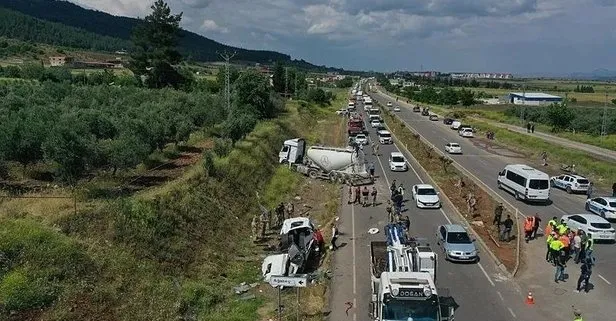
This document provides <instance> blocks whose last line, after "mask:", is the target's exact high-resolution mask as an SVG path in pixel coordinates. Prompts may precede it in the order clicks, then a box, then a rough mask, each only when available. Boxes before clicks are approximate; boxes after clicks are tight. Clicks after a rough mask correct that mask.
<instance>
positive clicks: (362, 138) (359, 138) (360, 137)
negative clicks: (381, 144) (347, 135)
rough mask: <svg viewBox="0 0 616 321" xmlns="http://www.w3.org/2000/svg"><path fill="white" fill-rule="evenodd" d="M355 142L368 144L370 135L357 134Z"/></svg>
mask: <svg viewBox="0 0 616 321" xmlns="http://www.w3.org/2000/svg"><path fill="white" fill-rule="evenodd" d="M355 142H356V143H358V144H362V145H368V136H366V134H357V135H356V136H355Z"/></svg>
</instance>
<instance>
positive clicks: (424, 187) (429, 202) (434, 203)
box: [412, 184, 441, 208]
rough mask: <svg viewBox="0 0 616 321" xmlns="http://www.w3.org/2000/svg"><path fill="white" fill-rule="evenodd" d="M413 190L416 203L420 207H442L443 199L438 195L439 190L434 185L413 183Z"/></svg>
mask: <svg viewBox="0 0 616 321" xmlns="http://www.w3.org/2000/svg"><path fill="white" fill-rule="evenodd" d="M412 191H413V199H414V200H415V205H416V206H417V207H418V208H441V200H440V199H439V197H438V192H437V191H436V189H434V187H433V186H432V185H429V184H418V185H413V188H412Z"/></svg>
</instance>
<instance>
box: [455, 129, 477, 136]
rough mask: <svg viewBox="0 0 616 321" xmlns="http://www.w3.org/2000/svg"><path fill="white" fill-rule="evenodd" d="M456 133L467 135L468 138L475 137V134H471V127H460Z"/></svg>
mask: <svg viewBox="0 0 616 321" xmlns="http://www.w3.org/2000/svg"><path fill="white" fill-rule="evenodd" d="M458 134H459V135H460V136H462V137H468V138H473V137H475V135H474V134H473V129H472V128H468V127H465V128H462V129H460V131H459V132H458Z"/></svg>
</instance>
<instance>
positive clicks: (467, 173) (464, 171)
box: [375, 87, 526, 276]
mask: <svg viewBox="0 0 616 321" xmlns="http://www.w3.org/2000/svg"><path fill="white" fill-rule="evenodd" d="M376 88H377V90H376V91H377V92H378V93H380V94H382V95H384V96H389V97H391V96H390V95H388V94H387V93H384V92H382V91H381V90H380V89H379V88H378V87H376ZM375 101H376V103H377V104H379V105H380V106H382V105H381V103H380V102H379V101H378V100H376V99H375ZM400 103H405V102H400V101H399V102H398V104H400ZM405 104H406V103H405ZM393 117H396V118H397V119H398V120H399V121H400V122H401V123H402V124H404V126H405V127H406V128H407V129H409V130H410V131H411V132H412V133H414V134H416V135H417V136H418V137H419V140H420V141H421V142H423V143H424V144H426V145H428V146H429V147H430V148H432V149H433V150H434V151H435V152H436V153H438V154H439V155H440V156H441V157H446V158H448V159H450V160H451V163H452V165H453V166H454V167H455V168H456V169H457V170H458V171H460V172H461V173H462V174H463V175H465V176H467V177H468V178H469V179H471V180H472V181H473V182H474V183H475V184H476V185H478V186H480V187H482V189H483V190H484V191H485V192H486V193H488V195H490V196H491V197H492V198H493V199H500V200H501V201H502V203H503V204H506V207H507V209H508V210H509V211H510V212H512V213H515V219H516V226H517V236H516V255H515V256H516V262H515V266H514V268H513V271H512V272H511V275H512V276H515V275H516V273H517V272H518V269H519V267H520V239H521V235H522V234H521V230H520V215H521V216H524V217H526V216H525V215H524V214H522V213H521V212H520V210H519V209H518V208H517V207H515V206H513V205H512V204H511V203H509V202H508V201H507V200H506V199H505V198H503V197H502V196H500V195H499V194H498V193H496V191H494V190H493V189H492V188H491V187H489V186H488V185H487V184H485V183H484V182H483V181H482V180H480V179H479V178H478V177H477V176H475V175H474V174H473V173H471V172H470V171H469V170H467V169H466V168H464V167H463V166H462V165H460V163H458V162H457V161H455V160H453V159H451V158H450V157H449V155H446V154H445V153H444V152H442V151H441V150H439V149H438V148H436V146H434V144H432V143H431V142H430V141H428V140H427V139H426V138H425V137H424V136H423V135H421V134H420V133H419V132H418V131H416V130H415V129H414V128H413V127H411V126H410V125H409V124H407V123H406V122H404V121H403V120H402V119H400V117H398V116H397V115H395V114H394V115H393ZM488 250H489V248H488Z"/></svg>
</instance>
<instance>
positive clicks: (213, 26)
mask: <svg viewBox="0 0 616 321" xmlns="http://www.w3.org/2000/svg"><path fill="white" fill-rule="evenodd" d="M201 30H203V31H205V32H208V31H212V32H222V33H228V32H229V29H227V28H224V27H221V26H219V25H218V24H217V23H216V21H214V20H210V19H205V20H203V23H202V24H201Z"/></svg>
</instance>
